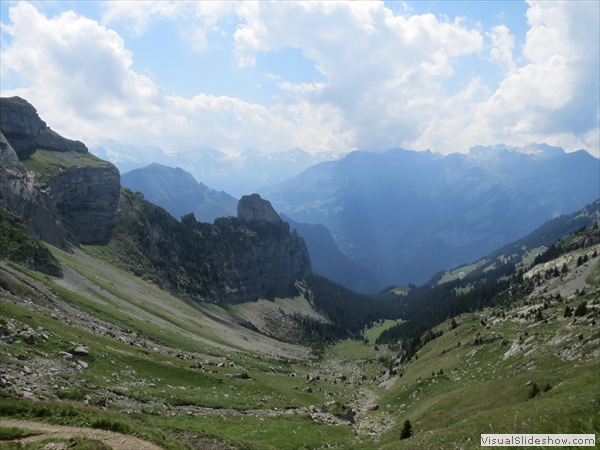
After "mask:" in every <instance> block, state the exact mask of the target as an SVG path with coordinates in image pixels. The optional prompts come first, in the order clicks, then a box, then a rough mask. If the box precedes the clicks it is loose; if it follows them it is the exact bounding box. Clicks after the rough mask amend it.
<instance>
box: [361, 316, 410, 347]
mask: <svg viewBox="0 0 600 450" xmlns="http://www.w3.org/2000/svg"><path fill="white" fill-rule="evenodd" d="M401 322H402V320H384V321H383V323H381V324H377V325H373V326H372V327H371V328H367V329H366V330H365V331H364V333H363V335H364V336H365V338H366V339H367V341H368V342H369V344H374V343H375V341H376V340H377V338H378V337H379V335H380V334H381V333H382V332H384V331H385V330H387V329H388V328H391V327H393V326H394V325H396V324H399V323H401Z"/></svg>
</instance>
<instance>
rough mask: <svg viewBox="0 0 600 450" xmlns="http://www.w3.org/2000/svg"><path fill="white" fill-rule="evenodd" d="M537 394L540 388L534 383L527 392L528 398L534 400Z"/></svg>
mask: <svg viewBox="0 0 600 450" xmlns="http://www.w3.org/2000/svg"><path fill="white" fill-rule="evenodd" d="M539 393H540V388H539V387H538V385H537V384H536V383H533V384H532V385H531V389H530V390H529V394H528V397H529V398H534V397H535V396H536V395H538V394H539Z"/></svg>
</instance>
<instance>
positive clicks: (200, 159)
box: [90, 139, 338, 198]
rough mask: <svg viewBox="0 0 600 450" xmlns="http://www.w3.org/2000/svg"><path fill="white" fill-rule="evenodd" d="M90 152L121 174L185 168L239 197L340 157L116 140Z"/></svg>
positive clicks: (101, 142) (103, 142)
mask: <svg viewBox="0 0 600 450" xmlns="http://www.w3.org/2000/svg"><path fill="white" fill-rule="evenodd" d="M90 152H91V153H93V154H94V155H96V156H98V157H100V158H102V159H104V160H106V161H110V162H111V163H113V164H114V165H115V166H116V167H117V168H118V169H119V170H120V171H121V173H125V172H128V171H131V170H134V169H139V168H142V167H145V166H147V165H149V164H151V163H158V164H162V165H165V166H170V167H181V168H182V169H184V170H186V171H187V172H190V173H191V174H192V175H193V176H194V177H195V178H196V180H199V181H201V182H202V183H204V184H206V185H207V186H210V187H211V188H213V189H216V190H218V191H225V192H227V193H228V194H230V195H232V196H234V197H236V198H239V197H241V196H242V195H248V194H252V193H254V192H258V190H259V189H262V188H265V187H267V186H272V185H274V184H277V183H280V182H282V181H285V180H287V179H289V178H292V177H294V176H296V175H298V174H299V173H300V172H302V171H303V170H304V169H306V168H308V167H310V166H313V165H315V164H318V163H320V162H323V161H330V160H334V159H337V158H338V156H337V155H336V154H334V153H315V154H313V153H309V152H306V151H304V150H302V149H301V148H292V149H290V150H287V151H281V152H275V153H270V154H267V155H265V154H263V153H261V152H260V151H259V150H257V149H246V150H244V151H243V152H242V153H241V154H239V155H234V156H230V155H227V154H225V153H223V152H221V151H219V150H216V149H214V148H195V149H191V150H184V151H180V152H178V153H166V152H165V151H164V150H163V149H162V148H160V147H157V146H136V145H130V144H122V143H119V142H117V141H115V140H113V139H101V140H99V141H98V143H97V144H95V145H94V146H92V147H91V148H90Z"/></svg>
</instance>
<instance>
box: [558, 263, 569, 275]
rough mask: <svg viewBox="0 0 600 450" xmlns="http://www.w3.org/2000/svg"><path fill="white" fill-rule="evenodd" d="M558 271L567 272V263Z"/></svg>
mask: <svg viewBox="0 0 600 450" xmlns="http://www.w3.org/2000/svg"><path fill="white" fill-rule="evenodd" d="M560 271H561V272H562V273H567V272H568V271H569V268H568V267H567V263H564V264H563V266H562V269H561V270H560Z"/></svg>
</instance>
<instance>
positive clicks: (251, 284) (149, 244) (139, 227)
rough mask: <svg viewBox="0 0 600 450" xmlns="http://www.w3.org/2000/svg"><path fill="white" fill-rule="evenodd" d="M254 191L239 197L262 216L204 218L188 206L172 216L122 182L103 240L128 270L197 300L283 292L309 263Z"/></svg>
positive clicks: (286, 227)
mask: <svg viewBox="0 0 600 450" xmlns="http://www.w3.org/2000/svg"><path fill="white" fill-rule="evenodd" d="M256 197H258V196H256ZM256 197H254V198H251V197H242V199H241V200H240V204H241V210H242V211H244V208H245V206H246V203H247V202H249V203H251V204H253V205H255V206H257V205H258V209H257V211H256V212H257V214H255V215H253V216H252V217H253V218H255V219H257V218H259V217H265V218H267V219H266V220H258V219H257V220H251V221H246V220H243V219H244V218H248V216H245V215H244V214H243V213H242V218H239V217H222V218H218V219H216V220H215V222H214V224H210V223H206V222H199V221H197V220H196V218H195V217H194V215H193V214H189V215H186V216H183V217H182V221H181V222H178V221H177V220H175V219H174V218H173V217H172V216H170V215H169V214H168V213H167V212H166V211H165V210H163V209H162V208H159V207H157V206H155V205H153V204H151V203H149V202H148V201H146V200H144V198H143V196H142V195H141V193H133V192H131V191H129V190H123V191H122V192H121V201H120V203H119V211H120V220H119V225H118V226H117V228H116V230H115V233H114V237H113V239H112V240H111V243H110V247H111V249H112V250H113V252H114V253H116V254H117V255H119V259H120V261H122V262H123V263H124V264H126V267H127V268H128V269H129V270H131V271H132V272H134V273H136V274H137V275H141V276H144V277H146V278H149V279H151V280H152V281H154V282H156V283H157V284H159V285H161V286H163V287H164V288H168V289H174V290H178V291H179V292H181V293H184V294H187V295H189V296H190V297H191V298H192V299H195V300H197V301H210V302H217V303H223V304H234V303H240V302H245V301H249V300H255V299H257V298H261V297H262V298H265V297H273V296H285V295H288V294H289V291H290V288H293V285H294V282H295V280H296V275H298V274H300V273H303V272H310V271H311V265H310V258H309V256H308V251H307V249H306V245H305V243H304V240H303V239H302V238H301V237H300V236H298V234H297V233H296V231H295V230H293V231H291V232H290V227H289V224H287V223H286V222H283V221H282V220H281V219H279V217H277V222H274V221H271V220H269V219H268V218H270V217H272V214H275V212H274V211H273V209H272V208H271V205H270V203H269V202H266V201H264V200H261V199H260V197H258V198H256ZM257 200H260V201H257ZM140 255H143V256H144V258H143V259H140Z"/></svg>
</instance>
